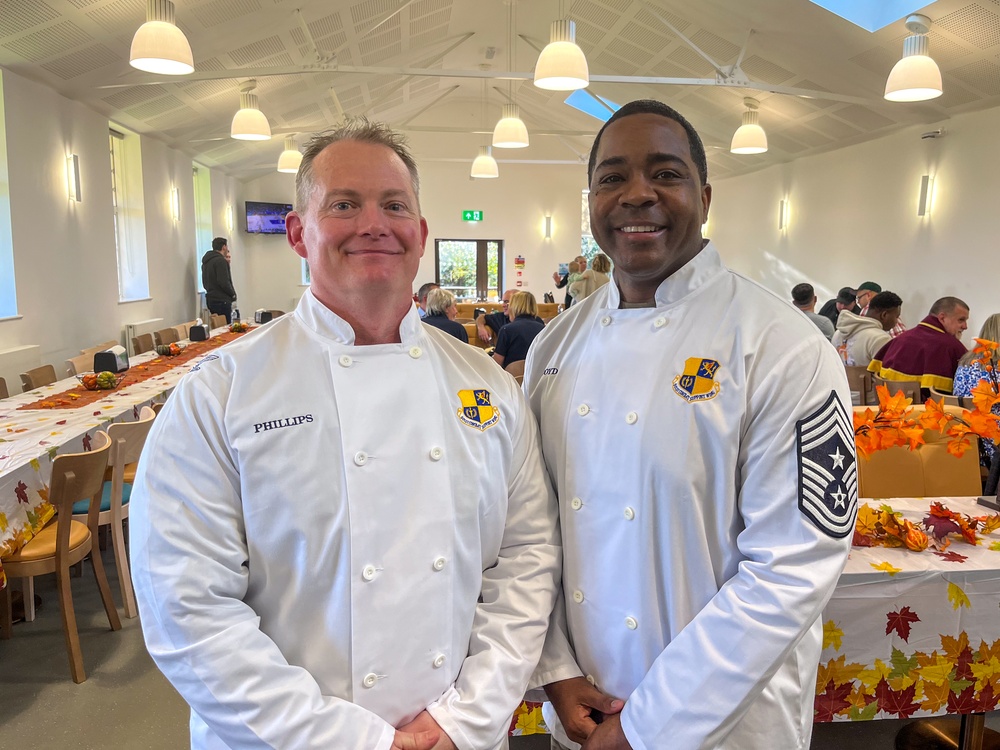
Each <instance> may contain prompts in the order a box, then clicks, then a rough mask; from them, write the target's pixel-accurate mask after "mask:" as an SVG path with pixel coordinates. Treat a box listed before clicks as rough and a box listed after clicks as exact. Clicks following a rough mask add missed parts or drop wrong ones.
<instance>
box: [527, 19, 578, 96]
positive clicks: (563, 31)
mask: <svg viewBox="0 0 1000 750" xmlns="http://www.w3.org/2000/svg"><path fill="white" fill-rule="evenodd" d="M535 85H536V86H538V88H540V89H547V90H549V91H576V90H577V89H584V88H587V86H589V85H590V70H589V68H588V67H587V56H586V55H584V54H583V50H582V49H580V48H579V47H578V46H577V44H576V24H575V23H574V22H573V21H570V20H569V19H568V18H566V14H565V12H564V7H563V3H562V2H560V3H559V20H558V21H553V22H552V26H550V27H549V43H548V44H547V45H546V46H545V49H543V50H542V53H541V54H540V55H539V56H538V62H536V63H535Z"/></svg>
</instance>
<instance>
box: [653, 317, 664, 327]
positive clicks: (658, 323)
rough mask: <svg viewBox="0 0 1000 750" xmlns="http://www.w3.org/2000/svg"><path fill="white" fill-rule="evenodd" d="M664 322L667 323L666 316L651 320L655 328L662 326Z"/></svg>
mask: <svg viewBox="0 0 1000 750" xmlns="http://www.w3.org/2000/svg"><path fill="white" fill-rule="evenodd" d="M666 324H667V319H666V318H657V319H656V320H654V321H653V325H654V326H656V327H657V328H663V326H665V325H666Z"/></svg>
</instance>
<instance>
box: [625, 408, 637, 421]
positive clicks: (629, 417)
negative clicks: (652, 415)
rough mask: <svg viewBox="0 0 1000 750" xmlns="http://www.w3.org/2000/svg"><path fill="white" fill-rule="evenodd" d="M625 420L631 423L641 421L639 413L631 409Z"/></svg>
mask: <svg viewBox="0 0 1000 750" xmlns="http://www.w3.org/2000/svg"><path fill="white" fill-rule="evenodd" d="M625 421H626V422H628V423H629V424H635V423H636V422H638V421H639V415H638V414H636V413H635V412H634V411H630V412H629V413H628V414H626V415H625Z"/></svg>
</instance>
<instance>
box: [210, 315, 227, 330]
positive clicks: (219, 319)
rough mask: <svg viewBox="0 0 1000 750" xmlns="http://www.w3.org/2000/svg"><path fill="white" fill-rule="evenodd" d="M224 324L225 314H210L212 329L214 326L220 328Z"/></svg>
mask: <svg viewBox="0 0 1000 750" xmlns="http://www.w3.org/2000/svg"><path fill="white" fill-rule="evenodd" d="M225 325H226V316H225V315H213V316H212V323H211V327H212V328H213V329H215V328H222V327H223V326H225Z"/></svg>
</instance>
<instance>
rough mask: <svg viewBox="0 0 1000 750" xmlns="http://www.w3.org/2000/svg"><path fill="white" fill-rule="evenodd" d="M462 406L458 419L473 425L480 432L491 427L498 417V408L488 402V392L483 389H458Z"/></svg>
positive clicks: (465, 423) (470, 425)
mask: <svg viewBox="0 0 1000 750" xmlns="http://www.w3.org/2000/svg"><path fill="white" fill-rule="evenodd" d="M458 399H459V401H460V402H461V404H462V406H461V408H459V410H458V419H459V420H460V421H461V422H462V424H464V425H468V426H469V427H475V428H476V429H478V430H479V431H480V432H482V431H483V430H485V429H487V428H489V427H492V426H493V425H495V424H496V423H497V421H499V419H500V410H499V409H498V408H497V407H495V406H493V405H492V404H491V403H490V392H489V391H487V390H484V389H476V390H468V391H459V392H458Z"/></svg>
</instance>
